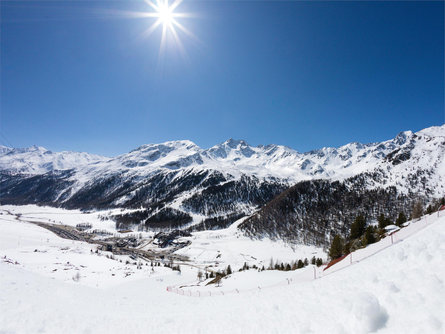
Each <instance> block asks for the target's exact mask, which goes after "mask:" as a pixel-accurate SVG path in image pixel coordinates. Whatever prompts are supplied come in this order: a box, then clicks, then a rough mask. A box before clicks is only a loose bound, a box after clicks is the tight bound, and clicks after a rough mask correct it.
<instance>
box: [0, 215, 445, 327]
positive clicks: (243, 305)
mask: <svg viewBox="0 0 445 334" xmlns="http://www.w3.org/2000/svg"><path fill="white" fill-rule="evenodd" d="M427 219H428V218H427ZM13 223H14V224H17V222H11V221H7V220H4V219H2V220H0V226H1V231H0V255H2V256H3V254H5V255H7V256H8V257H13V256H19V255H20V256H22V258H18V259H20V260H22V261H25V260H26V259H28V258H31V259H30V260H26V261H25V262H24V263H23V264H22V263H20V264H19V265H16V264H11V263H8V262H5V261H0V274H1V275H0V286H1V290H0V333H38V332H40V333H60V332H65V333H123V332H124V333H146V332H149V333H172V332H173V333H209V332H214V333H254V332H256V333H370V332H378V333H419V332H424V333H443V332H444V325H445V324H444V321H445V305H444V300H445V289H444V277H445V266H444V264H445V217H440V218H437V219H435V220H432V219H431V221H430V222H428V224H427V225H426V226H424V227H423V228H420V226H421V225H417V226H419V228H418V229H417V230H416V232H415V233H414V232H413V233H412V234H410V236H409V237H406V238H404V240H403V241H402V242H396V243H395V244H394V245H393V246H391V247H388V248H386V249H383V250H381V251H379V252H377V253H376V254H375V255H373V256H370V257H367V258H366V259H363V260H361V261H359V262H358V263H355V264H354V265H352V266H348V267H345V268H344V269H342V270H338V271H336V272H333V273H332V274H329V275H326V276H325V277H323V279H317V280H312V281H307V282H301V283H300V284H291V285H283V286H277V287H273V288H269V289H262V290H255V291H252V292H245V293H240V294H229V295H225V296H218V297H216V298H187V297H183V296H179V295H177V294H172V293H168V292H167V291H166V287H167V286H171V285H177V284H180V282H184V281H189V280H190V279H194V277H193V276H194V275H195V274H196V271H195V270H194V269H190V268H183V270H182V274H181V275H178V274H176V273H174V272H172V271H170V270H168V271H165V272H159V273H158V275H157V276H156V277H138V279H130V280H127V279H126V278H123V277H119V284H115V285H109V286H107V285H106V284H105V285H102V286H99V287H100V288H99V289H98V288H95V287H94V284H93V287H91V286H89V285H88V284H84V283H82V281H87V278H85V279H81V280H80V281H79V282H77V283H76V282H74V281H72V280H70V281H69V282H68V281H67V282H65V281H63V280H60V279H58V278H55V279H53V278H52V277H51V276H49V275H48V273H47V272H45V271H44V269H42V268H41V267H38V268H34V269H33V267H32V265H33V264H32V263H33V261H34V260H32V256H34V255H36V256H37V255H39V256H40V255H43V256H46V255H45V254H47V253H40V252H38V254H34V253H32V254H31V253H27V252H25V251H26V250H27V249H30V250H31V249H32V248H35V247H43V245H42V244H45V242H46V239H48V238H50V244H51V246H52V245H55V246H62V247H67V246H71V247H72V245H73V243H72V241H67V242H68V243H69V245H65V244H64V242H65V241H64V240H62V239H59V238H57V237H56V236H54V235H52V236H51V234H50V232H47V231H45V230H42V229H40V228H39V227H37V226H33V225H32V226H31V225H29V226H28V227H29V228H28V227H24V226H25V225H28V224H24V223H21V224H23V225H20V228H17V225H12V224H13ZM416 224H422V222H421V221H420V222H417V223H414V224H412V226H413V227H412V228H414V227H416ZM410 226H411V225H410ZM42 231H43V232H42ZM402 231H403V230H402ZM51 238H54V239H51ZM17 239H20V244H18V240H17ZM59 242H60V244H59ZM74 244H75V245H76V247H77V244H82V243H80V242H74ZM79 247H81V246H79ZM54 249H56V248H54ZM365 250H366V249H365ZM269 251H270V253H271V254H273V251H274V250H273V249H270V250H269ZM48 252H49V251H48ZM60 254H63V252H60V251H55V252H54V256H62V255H60ZM68 254H69V253H68ZM81 255H82V259H83V260H82V261H85V263H88V262H89V261H91V262H89V263H90V265H93V266H94V265H96V262H99V261H102V259H99V257H97V256H96V257H95V256H91V255H90V254H88V253H84V254H81ZM69 256H70V257H71V255H69ZM65 259H66V258H63V261H64V260H65ZM90 259H91V260H90ZM107 260H109V259H107ZM39 261H40V262H42V263H45V262H47V261H49V260H48V259H46V258H43V259H42V260H39ZM109 261H110V262H113V263H114V262H115V261H113V260H109ZM18 262H19V261H18ZM189 273H190V274H189ZM257 274H262V273H257V272H255V271H248V272H243V273H239V275H238V276H237V277H238V278H237V281H238V283H241V281H244V282H248V281H250V280H253V279H255V278H254V276H255V275H257ZM274 274H276V275H277V277H278V276H279V275H281V274H283V272H270V273H267V275H266V276H264V277H267V279H269V275H270V276H273V275H274ZM98 277H99V278H103V279H104V280H107V279H108V278H106V276H105V275H99V276H98ZM127 278H128V277H127ZM223 284H228V283H226V282H225V283H223Z"/></svg>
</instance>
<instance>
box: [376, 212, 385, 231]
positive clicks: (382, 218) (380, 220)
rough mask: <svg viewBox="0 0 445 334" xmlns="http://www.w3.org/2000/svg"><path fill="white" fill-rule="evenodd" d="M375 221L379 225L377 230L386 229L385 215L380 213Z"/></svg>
mask: <svg viewBox="0 0 445 334" xmlns="http://www.w3.org/2000/svg"><path fill="white" fill-rule="evenodd" d="M377 221H378V223H379V228H382V229H383V228H385V227H386V218H385V215H384V214H383V213H381V214H380V215H379V217H378V218H377Z"/></svg>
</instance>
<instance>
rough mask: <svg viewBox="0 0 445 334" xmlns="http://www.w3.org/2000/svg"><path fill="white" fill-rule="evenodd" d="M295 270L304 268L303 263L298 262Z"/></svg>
mask: <svg viewBox="0 0 445 334" xmlns="http://www.w3.org/2000/svg"><path fill="white" fill-rule="evenodd" d="M297 268H298V269H300V268H304V262H303V261H301V260H298V264H297Z"/></svg>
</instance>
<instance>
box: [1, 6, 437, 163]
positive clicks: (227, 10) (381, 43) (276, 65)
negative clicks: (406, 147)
mask: <svg viewBox="0 0 445 334" xmlns="http://www.w3.org/2000/svg"><path fill="white" fill-rule="evenodd" d="M124 11H125V12H127V11H139V12H146V11H150V7H148V5H147V4H145V3H144V2H143V1H46V2H38V1H27V2H15V1H14V2H13V1H2V2H1V119H0V121H1V125H0V126H1V128H0V130H1V136H0V143H1V144H3V145H8V146H9V145H13V146H15V147H25V146H30V145H33V144H36V145H40V146H45V147H47V148H49V149H51V150H54V151H59V150H74V151H87V152H91V153H98V154H104V155H116V154H120V153H124V152H127V151H129V150H131V149H133V148H136V147H138V146H140V145H142V144H146V143H157V142H162V141H167V140H176V139H190V140H192V141H194V142H195V143H196V144H198V145H200V146H201V147H210V146H213V145H215V144H217V143H219V142H222V141H224V140H226V139H228V138H231V137H232V138H236V139H244V140H246V141H247V142H248V143H250V144H251V145H258V144H269V143H275V144H282V145H287V146H290V147H292V148H294V149H296V150H298V151H302V152H304V151H308V150H311V149H316V148H320V147H322V146H340V145H343V144H346V143H348V142H351V141H359V142H363V143H367V142H375V141H381V140H385V139H390V138H392V137H394V136H395V135H396V134H397V133H398V132H400V131H403V130H414V131H417V130H420V129H422V128H425V127H428V126H432V125H441V124H443V123H444V117H445V114H444V33H443V31H444V7H443V2H437V1H436V2H410V1H407V2H402V1H397V2H381V1H379V2H363V1H358V2H353V1H343V2H302V1H294V2H292V1H280V2H276V1H187V0H185V1H184V2H183V3H182V4H181V5H180V6H179V7H178V8H177V12H186V13H192V14H193V16H191V17H188V18H181V19H178V21H179V22H180V23H181V24H182V25H183V26H184V27H186V28H187V29H188V30H189V31H191V32H192V33H193V34H194V35H195V36H196V39H194V38H191V37H190V36H188V35H187V34H184V33H181V32H180V33H179V37H180V40H181V41H182V43H183V45H184V48H185V50H186V56H184V55H183V54H181V52H179V51H178V47H177V45H175V43H174V42H173V40H172V39H169V40H168V41H167V46H166V49H165V52H164V53H163V54H162V56H159V48H160V38H161V30H160V29H158V30H156V31H154V32H153V33H152V34H151V35H150V36H149V37H148V38H142V37H141V36H142V34H143V32H144V31H145V30H146V29H147V28H148V27H149V26H150V25H151V24H152V23H153V22H154V20H153V19H152V18H137V19H136V18H129V17H124V15H121V14H120V13H123V12H124Z"/></svg>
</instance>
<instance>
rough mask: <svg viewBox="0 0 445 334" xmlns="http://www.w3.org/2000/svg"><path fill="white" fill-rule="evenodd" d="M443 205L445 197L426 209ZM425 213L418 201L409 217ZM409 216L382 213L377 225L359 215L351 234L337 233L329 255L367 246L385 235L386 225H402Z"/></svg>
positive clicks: (353, 224)
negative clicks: (393, 216) (395, 216)
mask: <svg viewBox="0 0 445 334" xmlns="http://www.w3.org/2000/svg"><path fill="white" fill-rule="evenodd" d="M442 205H445V198H442V199H440V200H435V201H433V203H432V204H430V205H429V206H428V208H427V210H426V213H427V214H431V213H433V212H435V211H437V210H438V209H439V208H440V207H441V206H442ZM422 215H423V204H422V202H421V201H416V202H414V204H413V207H412V210H411V215H410V217H409V219H410V220H411V219H418V218H420V217H421V216H422ZM407 220H408V219H407V217H406V215H405V213H404V212H402V211H401V212H400V213H399V215H398V216H397V219H396V220H395V221H393V220H392V219H391V218H390V217H389V216H385V215H384V214H383V213H381V214H380V215H379V216H378V217H377V223H378V224H377V226H375V225H369V224H367V223H366V218H365V216H364V215H362V214H360V215H358V216H357V217H356V218H355V220H354V222H353V223H352V224H351V228H350V231H349V235H348V237H347V238H346V239H343V238H342V237H341V235H339V234H337V235H335V237H334V238H333V240H332V243H331V246H330V248H329V257H330V258H331V259H332V260H335V259H338V258H340V257H341V256H343V255H346V254H349V253H350V252H352V251H354V250H356V249H358V248H361V247H366V246H367V245H369V244H372V243H375V242H377V241H379V240H380V239H381V238H382V237H383V236H384V235H385V227H387V226H388V225H393V224H395V225H397V226H398V227H402V226H403V224H404V223H406V222H407Z"/></svg>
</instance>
